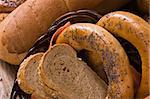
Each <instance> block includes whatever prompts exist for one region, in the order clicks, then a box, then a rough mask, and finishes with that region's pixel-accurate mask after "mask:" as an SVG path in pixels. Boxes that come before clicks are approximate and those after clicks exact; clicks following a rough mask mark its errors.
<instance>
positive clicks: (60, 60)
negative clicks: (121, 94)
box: [39, 44, 107, 99]
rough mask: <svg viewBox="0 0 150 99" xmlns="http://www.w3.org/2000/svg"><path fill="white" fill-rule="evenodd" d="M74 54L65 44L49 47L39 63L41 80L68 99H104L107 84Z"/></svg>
mask: <svg viewBox="0 0 150 99" xmlns="http://www.w3.org/2000/svg"><path fill="white" fill-rule="evenodd" d="M76 54H77V53H76V51H75V50H74V49H73V48H72V47H71V46H69V45H67V44H58V45H57V44H55V45H54V46H53V47H51V48H50V49H49V50H48V51H47V52H46V53H45V54H44V56H43V57H42V60H41V63H40V65H39V69H40V75H41V79H42V81H43V82H44V83H45V84H46V85H47V86H48V87H49V88H53V89H55V90H57V91H60V92H61V93H63V94H64V95H66V96H68V97H69V99H104V97H105V96H106V89H107V85H106V84H105V82H104V81H103V80H101V79H100V78H99V77H98V76H97V74H96V73H95V72H93V71H92V70H91V69H90V67H89V66H87V64H86V63H85V62H83V61H82V60H81V59H79V58H77V55H76ZM66 99H68V98H66Z"/></svg>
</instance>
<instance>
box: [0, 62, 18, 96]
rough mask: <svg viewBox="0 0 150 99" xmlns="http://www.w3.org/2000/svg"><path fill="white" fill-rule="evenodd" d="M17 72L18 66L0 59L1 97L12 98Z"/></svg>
mask: <svg viewBox="0 0 150 99" xmlns="http://www.w3.org/2000/svg"><path fill="white" fill-rule="evenodd" d="M16 73H17V66H13V65H10V64H7V63H5V62H3V61H1V60H0V99H10V93H11V90H12V86H13V83H14V80H15V76H16Z"/></svg>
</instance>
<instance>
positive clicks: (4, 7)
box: [0, 0, 26, 12]
mask: <svg viewBox="0 0 150 99" xmlns="http://www.w3.org/2000/svg"><path fill="white" fill-rule="evenodd" d="M24 1H26V0H0V12H11V11H13V10H14V9H15V8H17V7H18V6H19V5H20V4H22V3H23V2H24Z"/></svg>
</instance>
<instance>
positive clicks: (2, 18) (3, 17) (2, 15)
mask: <svg viewBox="0 0 150 99" xmlns="http://www.w3.org/2000/svg"><path fill="white" fill-rule="evenodd" d="M7 16H8V13H0V22H2V21H3V20H4V19H5V18H6V17H7Z"/></svg>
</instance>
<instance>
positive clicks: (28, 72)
mask: <svg viewBox="0 0 150 99" xmlns="http://www.w3.org/2000/svg"><path fill="white" fill-rule="evenodd" d="M42 56H43V53H37V54H34V55H31V56H29V57H28V58H27V59H25V60H24V61H23V62H22V64H21V65H20V68H19V70H18V73H17V81H18V84H19V86H20V88H21V89H22V90H23V91H24V92H26V93H28V94H36V96H38V97H39V98H40V99H53V98H54V97H57V98H59V99H64V98H63V95H61V94H60V93H59V92H57V91H55V90H53V89H52V88H51V89H50V88H48V87H47V86H46V85H45V84H44V83H43V82H42V81H40V79H39V75H38V66H39V63H40V59H41V57H42Z"/></svg>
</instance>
